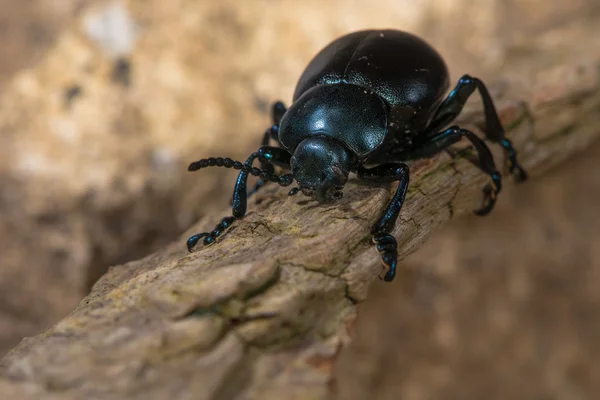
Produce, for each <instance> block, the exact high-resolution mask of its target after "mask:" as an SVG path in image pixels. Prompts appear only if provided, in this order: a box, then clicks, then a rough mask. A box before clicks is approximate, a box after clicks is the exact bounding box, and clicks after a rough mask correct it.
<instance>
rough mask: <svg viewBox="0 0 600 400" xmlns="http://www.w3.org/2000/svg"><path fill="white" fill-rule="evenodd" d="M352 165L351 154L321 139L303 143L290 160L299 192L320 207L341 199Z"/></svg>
mask: <svg viewBox="0 0 600 400" xmlns="http://www.w3.org/2000/svg"><path fill="white" fill-rule="evenodd" d="M353 163H354V156H353V154H352V153H351V152H350V151H349V150H348V149H346V147H344V145H343V144H342V143H341V142H339V141H337V140H335V139H332V138H328V137H324V136H317V137H311V138H308V139H304V140H303V141H302V142H300V144H299V145H298V147H296V150H295V151H294V154H293V155H292V159H291V166H292V174H293V175H294V178H295V179H296V181H297V182H298V185H299V186H300V190H301V191H302V193H303V194H304V195H306V196H309V197H311V198H313V199H315V200H317V201H319V202H320V203H324V202H329V201H332V200H338V199H341V198H342V189H343V188H344V185H345V184H346V181H347V180H348V174H349V173H350V169H351V168H352V164H353Z"/></svg>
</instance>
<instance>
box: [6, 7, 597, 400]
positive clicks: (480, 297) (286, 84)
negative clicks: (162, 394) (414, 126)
mask: <svg viewBox="0 0 600 400" xmlns="http://www.w3.org/2000/svg"><path fill="white" fill-rule="evenodd" d="M590 26H592V27H593V26H600V1H598V0H555V1H553V2H552V4H551V5H550V4H549V3H548V2H544V1H541V0H505V1H503V0H488V1H476V0H422V1H416V0H412V1H409V0H379V1H370V2H368V3H367V2H363V1H357V0H332V1H328V2H324V1H316V0H306V1H303V2H298V1H292V0H253V1H246V2H240V1H233V0H220V1H218V2H217V1H210V0H171V1H169V2H166V1H159V0H143V1H142V0H129V1H104V0H88V1H85V0H53V1H48V0H22V1H20V2H15V1H11V0H0V41H1V43H2V45H1V46H0V184H1V188H2V189H1V191H0V357H1V356H2V355H3V354H5V353H6V352H7V351H8V350H9V349H10V348H11V347H13V346H15V345H16V344H17V343H18V342H19V341H20V340H21V339H22V338H23V337H24V336H28V335H34V334H36V333H39V332H40V331H41V330H43V329H45V328H47V327H49V326H50V325H51V324H52V323H54V322H56V321H58V320H59V319H60V318H61V317H63V316H65V315H66V314H68V313H69V312H70V310H71V309H72V308H73V307H74V306H75V305H76V304H77V302H78V301H79V300H80V299H81V298H82V297H83V296H85V294H86V293H87V292H88V291H89V289H90V287H91V285H93V283H94V282H95V281H96V280H97V279H98V277H99V276H100V275H101V274H102V273H103V272H104V271H106V269H107V268H108V266H110V265H114V264H118V263H123V262H126V261H129V260H132V259H135V258H138V257H141V256H143V255H146V254H148V253H149V252H151V251H153V250H155V249H157V248H159V247H160V246H161V245H164V244H166V243H168V242H170V241H172V240H175V239H176V238H178V236H179V235H180V234H181V233H182V232H183V231H184V230H185V229H186V228H187V227H189V226H190V225H191V224H192V223H193V222H194V221H195V220H197V219H198V218H199V217H201V216H202V215H206V214H209V213H214V212H221V210H223V209H225V208H226V207H227V204H228V198H229V196H230V194H231V190H232V183H233V180H234V174H232V173H230V172H229V171H221V170H218V169H214V170H212V171H210V172H208V171H207V172H205V173H203V174H202V175H201V176H200V175H194V174H188V173H186V172H185V170H186V165H187V163H188V162H189V161H192V160H195V159H198V158H202V157H206V156H230V157H232V158H237V159H239V158H243V157H244V156H245V155H247V154H248V153H249V152H251V151H252V150H253V149H254V148H255V147H256V146H257V145H258V144H259V142H260V139H261V137H262V132H264V130H265V128H266V127H267V126H268V124H269V122H270V121H269V116H268V110H269V104H270V103H271V102H272V101H274V100H277V99H282V100H284V101H286V102H288V103H289V101H290V99H291V94H292V91H293V89H294V86H295V84H296V79H297V78H298V77H299V75H300V73H301V72H302V70H303V68H304V67H305V65H306V64H307V63H308V61H309V60H310V58H311V57H312V56H313V55H314V54H315V53H316V52H317V51H318V50H319V49H320V48H321V47H322V46H324V45H325V44H327V43H328V42H330V41H331V40H332V39H334V38H335V37H337V36H340V35H342V34H344V33H346V32H349V31H352V30H357V29H363V28H382V27H393V28H397V29H403V30H409V31H412V32H415V33H417V34H419V35H421V36H423V37H424V38H425V39H426V40H428V41H429V42H430V43H432V44H433V45H434V46H435V47H437V48H438V50H439V51H440V52H441V53H442V54H443V56H444V57H445V58H446V60H447V62H448V65H449V67H450V70H451V73H452V76H453V79H457V78H458V77H459V76H460V75H462V74H464V73H470V74H473V75H477V76H479V77H481V78H483V79H484V80H486V81H498V80H500V81H501V80H502V74H501V71H503V70H505V69H506V68H511V66H513V67H512V69H513V71H514V70H515V68H514V65H518V64H519V63H520V62H521V60H523V59H536V54H539V57H540V58H538V60H540V59H541V60H545V58H544V57H547V55H548V54H552V57H548V61H547V62H548V63H559V64H560V62H561V61H564V62H567V61H568V59H569V57H571V55H572V54H571V51H572V49H573V47H574V46H573V44H574V43H577V41H578V38H580V37H581V35H582V34H585V32H590V30H589V29H587V30H586V29H585V28H586V27H588V28H589V27H590ZM592 31H593V30H592ZM598 34H600V33H598ZM540 38H543V40H540ZM599 51H600V49H590V52H592V53H593V52H595V53H597V52H599ZM538 62H540V63H541V62H545V61H538ZM599 129H600V128H599ZM599 159H600V144H596V145H595V146H593V147H592V148H590V149H588V150H587V151H585V152H584V153H583V154H582V155H581V156H579V157H575V159H571V160H568V161H567V162H565V163H564V165H562V166H561V167H559V168H555V169H553V170H551V171H550V172H548V173H546V175H545V176H543V177H541V178H536V179H534V180H533V181H531V182H530V183H528V184H527V185H524V186H521V187H519V188H518V189H516V190H515V189H514V188H512V187H507V188H506V190H505V191H504V192H503V193H502V196H501V198H500V201H499V206H498V207H497V209H496V210H495V212H494V213H493V214H492V215H491V216H490V217H488V218H485V219H476V218H475V217H472V218H465V219H462V220H460V221H454V222H452V223H451V224H449V225H448V226H447V227H446V228H445V229H444V230H443V231H441V232H438V233H437V234H435V235H434V237H433V238H432V239H431V240H430V241H429V242H428V243H427V244H426V245H425V246H423V247H422V248H421V249H420V250H419V251H418V252H417V253H415V254H414V255H412V256H411V257H409V258H408V259H406V260H404V261H403V262H402V270H403V272H402V274H401V276H400V279H396V281H395V282H394V283H393V284H390V285H383V284H379V283H375V284H374V285H373V287H372V288H371V293H370V298H369V299H368V301H366V302H365V303H363V304H361V305H359V319H358V321H357V323H356V325H355V326H354V336H355V337H354V341H353V342H352V344H351V345H350V346H349V347H348V348H347V349H344V350H343V351H342V354H341V355H340V357H339V360H338V363H337V365H336V372H335V374H336V385H335V386H336V388H337V391H338V394H339V397H340V398H347V399H367V398H368V399H400V398H401V399H439V398H444V399H476V398H485V399H496V398H498V399H506V398H514V399H575V400H577V399H593V398H598V396H600V365H599V361H598V360H600V341H599V340H598V338H600V312H599V310H600V290H598V287H600V213H599V212H598V204H599V203H600V171H599V167H600V161H598V160H599ZM182 246H183V243H182Z"/></svg>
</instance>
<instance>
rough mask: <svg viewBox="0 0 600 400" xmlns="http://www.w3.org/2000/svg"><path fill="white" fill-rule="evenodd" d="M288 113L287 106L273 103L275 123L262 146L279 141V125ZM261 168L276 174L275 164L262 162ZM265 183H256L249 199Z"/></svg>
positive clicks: (261, 180)
mask: <svg viewBox="0 0 600 400" xmlns="http://www.w3.org/2000/svg"><path fill="white" fill-rule="evenodd" d="M286 111H287V108H286V107H285V104H283V103H282V102H281V101H276V102H275V103H273V105H272V107H271V118H272V121H273V125H272V126H271V127H270V128H269V129H267V130H266V131H265V134H264V136H263V139H262V143H261V145H262V146H268V145H269V143H270V141H271V139H273V140H279V123H280V122H281V118H282V117H283V114H285V112H286ZM260 167H261V168H262V169H264V170H267V171H269V172H270V173H274V172H275V168H273V164H271V163H269V162H262V161H261V163H260ZM265 183H267V181H265V180H264V179H262V178H259V179H258V181H257V182H256V184H255V185H254V187H253V188H252V189H250V191H249V192H248V197H250V196H252V195H253V194H254V193H256V191H257V190H259V189H260V188H261V187H263V186H264V185H265Z"/></svg>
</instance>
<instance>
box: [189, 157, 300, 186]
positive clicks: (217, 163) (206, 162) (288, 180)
mask: <svg viewBox="0 0 600 400" xmlns="http://www.w3.org/2000/svg"><path fill="white" fill-rule="evenodd" d="M208 167H225V168H233V169H238V170H242V171H243V172H245V173H247V174H251V175H254V176H259V177H261V178H262V179H267V180H270V181H271V182H277V183H279V185H280V186H290V185H291V184H292V183H293V182H294V176H293V175H292V174H285V175H276V174H273V173H271V172H269V171H267V170H266V169H260V168H256V167H251V166H250V165H246V164H244V163H242V162H240V161H234V160H232V159H231V158H223V157H209V158H203V159H202V160H198V161H194V162H193V163H191V164H190V166H189V167H188V171H198V170H199V169H201V168H208Z"/></svg>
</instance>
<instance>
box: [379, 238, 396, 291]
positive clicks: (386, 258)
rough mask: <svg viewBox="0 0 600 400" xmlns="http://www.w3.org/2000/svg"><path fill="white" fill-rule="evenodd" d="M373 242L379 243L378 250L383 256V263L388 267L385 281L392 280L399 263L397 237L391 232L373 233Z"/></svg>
mask: <svg viewBox="0 0 600 400" xmlns="http://www.w3.org/2000/svg"><path fill="white" fill-rule="evenodd" d="M373 243H374V244H376V245H377V251H378V252H379V255H380V257H381V263H382V264H383V265H384V267H386V268H387V272H386V274H385V276H384V277H383V280H384V281H385V282H391V281H393V280H394V277H395V276H396V266H397V264H398V244H397V243H396V238H394V237H393V236H392V235H391V234H389V233H384V234H377V235H373Z"/></svg>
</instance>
